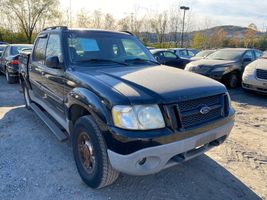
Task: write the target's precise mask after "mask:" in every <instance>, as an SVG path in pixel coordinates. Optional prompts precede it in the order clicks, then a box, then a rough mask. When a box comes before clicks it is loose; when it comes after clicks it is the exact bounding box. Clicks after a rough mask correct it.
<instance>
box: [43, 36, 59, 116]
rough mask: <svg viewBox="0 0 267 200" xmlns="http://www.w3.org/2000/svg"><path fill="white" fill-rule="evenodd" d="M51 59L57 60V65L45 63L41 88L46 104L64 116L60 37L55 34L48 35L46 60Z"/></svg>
mask: <svg viewBox="0 0 267 200" xmlns="http://www.w3.org/2000/svg"><path fill="white" fill-rule="evenodd" d="M52 57H54V58H55V57H56V58H57V59H58V61H59V62H58V64H57V65H55V66H48V65H47V64H46V62H45V67H44V69H43V72H42V73H43V83H44V84H43V86H44V92H45V96H46V101H47V103H49V104H50V107H51V108H53V109H54V111H56V112H57V113H58V114H61V115H63V114H64V106H63V105H64V104H63V102H64V62H63V54H62V45H61V37H60V35H59V34H57V33H52V34H50V35H49V38H48V42H47V47H46V54H45V58H46V60H47V59H49V58H52Z"/></svg>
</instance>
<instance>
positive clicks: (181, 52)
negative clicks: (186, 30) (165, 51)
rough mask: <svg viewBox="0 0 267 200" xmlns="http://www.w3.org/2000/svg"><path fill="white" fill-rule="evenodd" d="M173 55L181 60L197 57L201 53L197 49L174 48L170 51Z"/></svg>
mask: <svg viewBox="0 0 267 200" xmlns="http://www.w3.org/2000/svg"><path fill="white" fill-rule="evenodd" d="M169 50H170V51H172V52H173V53H175V54H176V55H177V56H179V58H181V59H188V60H190V58H192V57H193V56H195V55H196V54H197V53H198V52H199V51H198V50H197V49H186V48H172V49H169Z"/></svg>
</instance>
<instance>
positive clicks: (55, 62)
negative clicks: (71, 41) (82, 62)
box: [45, 56, 62, 69]
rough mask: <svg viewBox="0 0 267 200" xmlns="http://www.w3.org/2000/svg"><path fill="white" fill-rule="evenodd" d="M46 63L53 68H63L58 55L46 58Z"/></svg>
mask: <svg viewBox="0 0 267 200" xmlns="http://www.w3.org/2000/svg"><path fill="white" fill-rule="evenodd" d="M45 65H46V66H47V67H49V68H53V69H61V68H62V66H61V65H60V63H59V59H58V56H51V57H48V58H46V60H45Z"/></svg>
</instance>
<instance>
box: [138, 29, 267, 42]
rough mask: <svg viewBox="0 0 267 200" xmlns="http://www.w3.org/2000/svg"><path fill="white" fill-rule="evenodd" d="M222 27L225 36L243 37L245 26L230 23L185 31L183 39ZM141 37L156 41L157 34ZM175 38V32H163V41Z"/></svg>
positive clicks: (210, 32)
mask: <svg viewBox="0 0 267 200" xmlns="http://www.w3.org/2000/svg"><path fill="white" fill-rule="evenodd" d="M221 29H223V31H224V32H226V34H227V37H229V38H230V37H232V36H233V35H236V36H238V37H239V38H243V37H244V34H245V32H246V30H247V28H246V27H241V26H232V25H225V26H216V27H212V28H209V29H204V30H199V31H193V32H189V33H185V35H184V40H185V41H186V40H187V41H189V40H192V38H193V36H194V34H195V33H197V32H198V33H204V34H205V35H207V36H208V37H209V36H211V35H213V34H214V33H216V32H217V31H219V30H221ZM256 34H257V36H262V35H264V34H265V33H263V32H260V31H257V33H256ZM140 36H141V37H143V38H146V39H148V41H149V42H152V43H154V42H157V36H156V34H155V33H147V32H146V33H141V34H140ZM174 38H175V33H173V32H172V33H168V34H165V41H166V42H170V41H174ZM176 38H177V39H178V40H180V38H181V33H177V36H176Z"/></svg>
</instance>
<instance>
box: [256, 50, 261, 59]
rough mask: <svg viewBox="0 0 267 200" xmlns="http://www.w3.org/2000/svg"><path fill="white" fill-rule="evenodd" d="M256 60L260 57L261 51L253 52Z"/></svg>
mask: <svg viewBox="0 0 267 200" xmlns="http://www.w3.org/2000/svg"><path fill="white" fill-rule="evenodd" d="M255 55H256V59H257V58H259V57H261V56H262V52H261V51H255Z"/></svg>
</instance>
